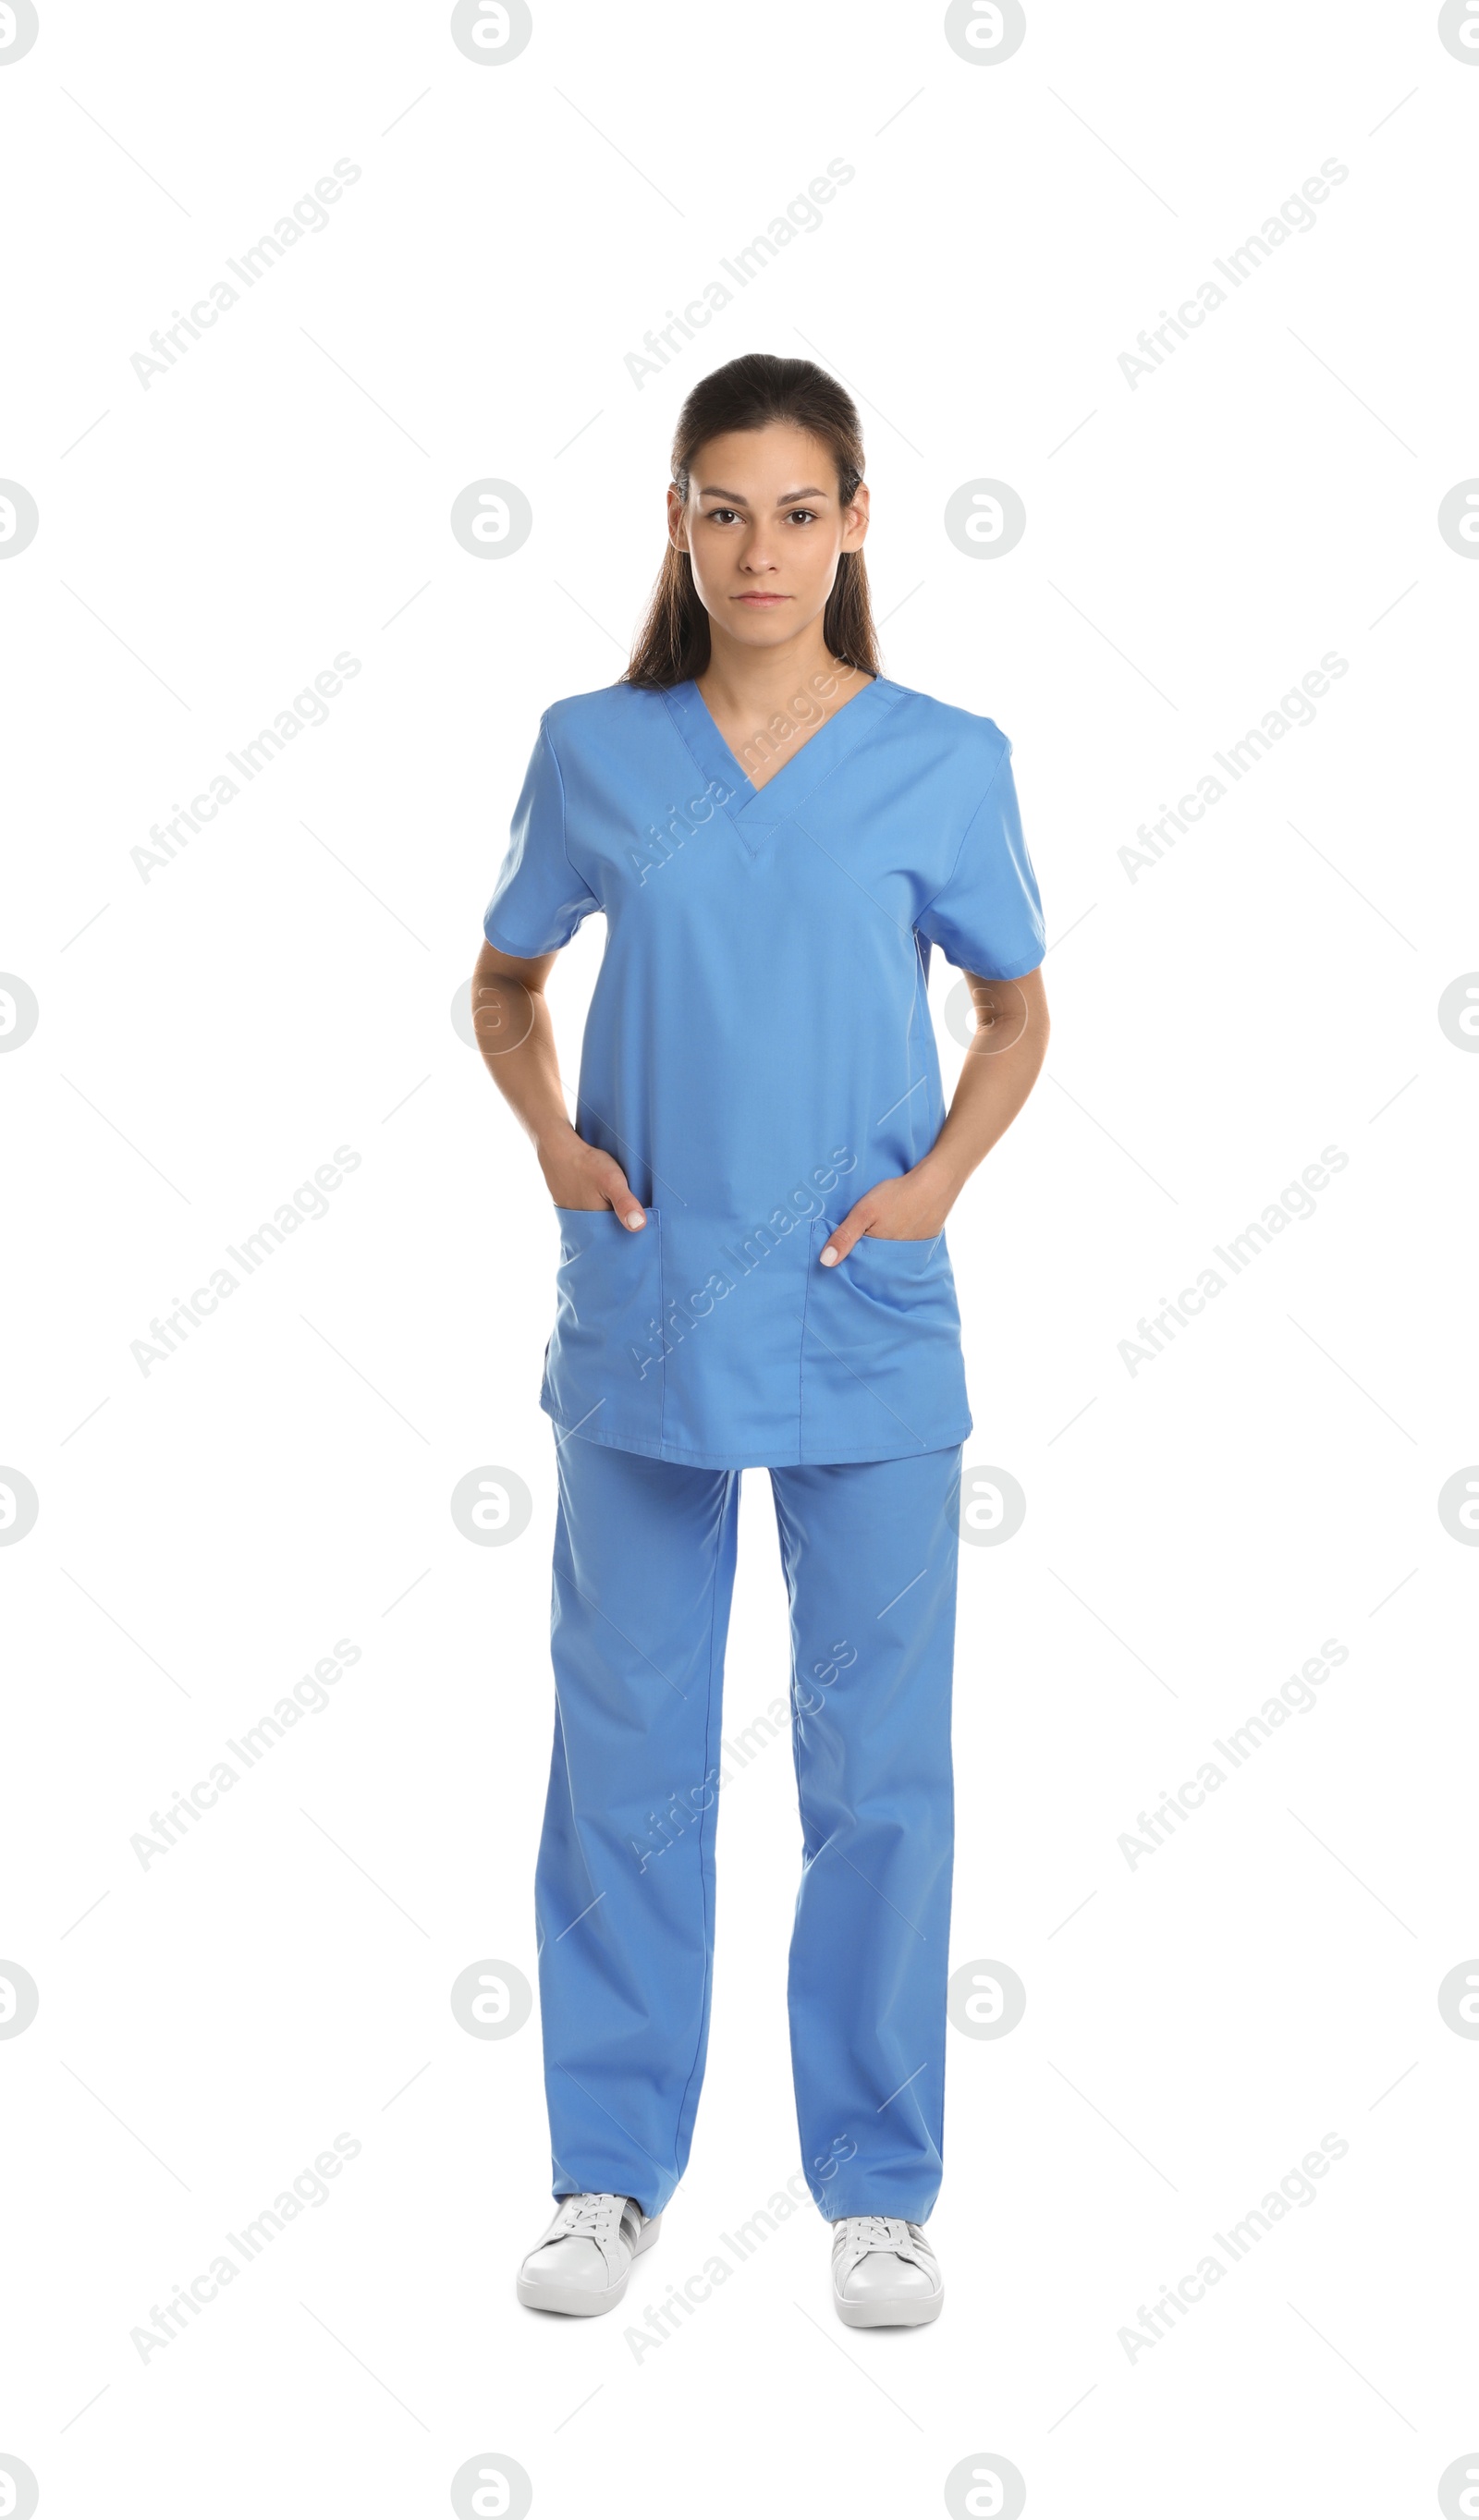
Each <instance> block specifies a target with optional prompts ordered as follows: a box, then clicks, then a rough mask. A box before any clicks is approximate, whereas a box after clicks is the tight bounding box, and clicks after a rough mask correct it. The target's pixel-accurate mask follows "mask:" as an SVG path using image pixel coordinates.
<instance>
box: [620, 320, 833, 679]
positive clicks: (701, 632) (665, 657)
mask: <svg viewBox="0 0 1479 2520" xmlns="http://www.w3.org/2000/svg"><path fill="white" fill-rule="evenodd" d="M777 421H783V422H788V423H789V424H790V426H791V427H794V428H804V429H806V430H807V431H808V432H809V434H810V435H811V436H813V437H818V438H820V439H821V440H822V442H823V444H824V445H825V446H826V447H827V448H828V449H829V453H830V454H831V457H832V460H833V462H834V464H835V465H836V468H837V490H838V495H839V496H840V498H841V502H842V505H843V507H844V508H845V507H846V506H847V505H848V504H849V502H850V501H851V500H852V499H853V498H854V497H855V495H856V493H857V489H858V485H859V483H860V482H861V480H862V478H863V430H862V427H861V424H860V422H859V419H858V413H857V407H856V405H855V404H854V402H853V400H852V397H851V395H850V394H848V393H846V392H844V390H843V388H842V386H841V385H839V384H838V383H837V382H836V380H835V378H833V377H829V375H828V374H827V371H826V370H825V368H819V367H816V366H814V364H813V362H812V361H811V360H810V359H776V358H772V357H770V356H769V355H768V353H766V352H765V351H763V350H750V351H747V352H746V354H745V356H744V357H743V358H740V359H731V360H730V362H729V364H728V366H727V367H723V368H716V369H715V370H714V373H713V375H712V376H708V377H704V378H702V379H700V381H699V382H698V383H697V384H695V387H694V389H693V392H692V393H691V394H690V395H689V397H688V399H687V401H686V402H685V403H684V406H683V409H682V410H681V411H680V413H679V415H678V426H677V428H676V429H675V431H674V433H673V457H672V478H673V485H674V487H675V489H676V490H677V491H678V493H679V495H680V496H681V498H682V500H683V502H684V505H685V507H686V506H687V505H688V500H689V495H690V488H691V468H692V466H693V464H694V461H695V457H696V456H697V453H698V450H699V448H700V447H702V446H706V445H707V443H708V441H709V439H710V438H711V437H719V436H721V435H723V433H724V432H725V431H726V430H727V429H734V428H766V427H770V426H772V424H773V423H775V422H777ZM822 635H823V637H824V638H825V639H826V641H827V647H828V652H829V654H830V655H832V656H835V657H836V658H837V660H838V661H839V663H842V664H845V665H854V666H857V667H858V668H859V669H860V670H861V671H862V672H863V673H866V674H876V673H877V672H878V671H879V670H880V668H879V663H878V648H877V638H876V634H875V632H874V618H873V607H872V605H871V603H870V601H869V593H868V571H867V568H866V567H865V565H864V561H863V554H862V553H861V551H851V552H841V553H839V554H838V557H837V574H836V578H835V581H834V583H833V586H832V591H831V593H830V595H829V597H828V599H827V610H826V612H825V613H824V615H823V621H822ZM709 652H710V639H709V617H708V614H707V613H706V612H705V610H704V608H703V605H702V603H701V601H700V599H699V595H698V590H697V588H696V586H695V584H694V569H693V563H692V562H691V561H690V559H689V556H688V553H687V552H686V551H679V550H678V549H677V548H676V546H675V545H674V544H672V543H669V545H668V547H667V551H666V553H665V554H664V556H663V562H662V566H661V568H660V569H659V571H658V573H657V580H656V583H655V585H654V586H653V589H652V600H651V603H650V606H649V607H648V613H647V618H646V620H645V621H644V622H643V625H642V628H641V629H640V631H639V632H638V634H637V639H636V643H635V645H634V647H633V649H632V656H631V662H630V663H629V665H628V666H627V669H626V674H625V677H624V679H625V680H626V681H627V682H629V683H636V684H638V685H639V686H640V687H641V688H642V689H643V690H645V691H668V690H671V688H672V686H673V684H675V683H683V682H688V681H689V680H690V679H691V678H692V677H693V676H695V675H697V674H701V673H702V671H703V669H704V667H705V666H706V665H707V663H708V661H709Z"/></svg>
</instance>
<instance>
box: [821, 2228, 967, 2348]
mask: <svg viewBox="0 0 1479 2520" xmlns="http://www.w3.org/2000/svg"><path fill="white" fill-rule="evenodd" d="M832 2234H833V2236H832V2299H833V2301H834V2302H835V2303H836V2306H837V2317H838V2318H840V2319H841V2320H842V2322H843V2324H844V2325H845V2326H847V2327H923V2326H925V2325H926V2324H927V2323H928V2321H929V2320H930V2319H932V2318H939V2316H940V2311H941V2308H942V2306H943V2304H944V2300H945V2283H944V2278H943V2276H942V2275H941V2273H940V2270H939V2265H938V2263H937V2261H936V2258H935V2253H934V2251H933V2249H932V2248H931V2247H930V2245H929V2242H928V2241H927V2240H926V2239H925V2237H924V2228H923V2226H922V2224H919V2223H898V2222H895V2221H894V2220H893V2219H892V2218H891V2217H890V2216H886V2215H883V2214H849V2215H848V2217H847V2219H846V2221H845V2222H841V2223H834V2224H833V2225H832Z"/></svg>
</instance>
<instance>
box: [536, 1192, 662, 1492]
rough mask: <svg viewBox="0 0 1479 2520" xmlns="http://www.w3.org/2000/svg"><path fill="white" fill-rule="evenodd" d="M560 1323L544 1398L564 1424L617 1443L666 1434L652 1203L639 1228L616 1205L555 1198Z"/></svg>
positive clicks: (658, 1253) (658, 1246) (657, 1231)
mask: <svg viewBox="0 0 1479 2520" xmlns="http://www.w3.org/2000/svg"><path fill="white" fill-rule="evenodd" d="M555 1213H556V1215H557V1217H558V1218H559V1219H560V1267H559V1272H558V1276H557V1279H556V1297H557V1300H556V1307H555V1328H554V1329H553V1330H552V1331H551V1333H550V1343H549V1346H548V1347H547V1349H546V1350H545V1370H544V1384H543V1387H542V1389H541V1391H540V1395H539V1400H540V1406H541V1408H542V1409H545V1410H547V1411H548V1412H549V1414H550V1416H551V1417H552V1418H555V1419H556V1420H557V1421H558V1422H559V1424H560V1425H561V1426H563V1427H565V1428H566V1429H567V1430H568V1431H569V1432H570V1433H572V1434H573V1433H575V1432H577V1431H578V1432H579V1433H581V1434H583V1435H585V1436H587V1437H588V1438H591V1439H593V1440H605V1442H606V1443H610V1444H618V1445H620V1444H650V1445H656V1444H657V1443H658V1442H659V1441H660V1440H661V1435H662V1356H663V1349H664V1347H665V1345H666V1342H665V1340H664V1339H663V1336H662V1330H661V1322H662V1242H661V1220H660V1218H659V1216H658V1212H657V1210H656V1208H655V1207H648V1208H644V1209H643V1214H644V1216H645V1217H646V1218H647V1224H646V1225H645V1226H644V1228H643V1230H642V1232H641V1233H640V1234H634V1233H633V1232H632V1230H631V1228H630V1226H627V1225H623V1224H622V1222H621V1219H620V1218H619V1217H618V1215H617V1214H616V1211H615V1209H614V1208H611V1207H600V1208H585V1207H557V1208H556V1210H555Z"/></svg>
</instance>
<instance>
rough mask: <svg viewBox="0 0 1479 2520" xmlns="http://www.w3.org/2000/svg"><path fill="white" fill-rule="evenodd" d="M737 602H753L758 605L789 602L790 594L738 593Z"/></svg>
mask: <svg viewBox="0 0 1479 2520" xmlns="http://www.w3.org/2000/svg"><path fill="white" fill-rule="evenodd" d="M735 602H736V603H737V604H753V605H755V606H757V607H758V606H760V605H765V604H789V602H790V597H789V596H788V595H737V596H736V598H735Z"/></svg>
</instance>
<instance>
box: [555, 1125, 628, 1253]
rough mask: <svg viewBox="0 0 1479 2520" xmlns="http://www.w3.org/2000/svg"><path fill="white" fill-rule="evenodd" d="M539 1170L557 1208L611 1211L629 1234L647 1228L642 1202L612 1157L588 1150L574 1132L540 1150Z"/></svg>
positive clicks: (571, 1130) (594, 1148)
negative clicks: (635, 1195)
mask: <svg viewBox="0 0 1479 2520" xmlns="http://www.w3.org/2000/svg"><path fill="white" fill-rule="evenodd" d="M539 1168H540V1171H541V1172H542V1173H543V1174H544V1177H545V1186H546V1188H547V1189H548V1191H549V1193H550V1196H551V1198H552V1199H553V1200H554V1202H555V1204H556V1206H557V1207H584V1208H591V1209H595V1208H600V1207H609V1208H614V1209H615V1212H616V1214H617V1215H618V1216H619V1217H620V1219H621V1222H622V1224H623V1225H624V1226H626V1227H627V1228H628V1230H629V1231H630V1232H632V1233H641V1231H642V1230H643V1228H644V1227H645V1226H646V1224H647V1217H646V1215H645V1214H644V1212H643V1206H642V1201H641V1199H640V1198H636V1197H634V1196H633V1194H632V1189H631V1185H630V1183H629V1182H628V1180H627V1177H626V1175H625V1173H624V1172H623V1171H622V1169H621V1166H620V1165H619V1164H618V1162H617V1161H616V1158H615V1156H614V1155H605V1154H603V1153H602V1151H601V1148H599V1147H588V1146H587V1145H586V1142H585V1140H584V1138H580V1137H577V1136H576V1134H575V1131H574V1130H573V1129H570V1130H568V1131H567V1132H566V1133H565V1135H564V1136H562V1137H560V1138H559V1139H557V1141H556V1142H555V1144H554V1146H553V1147H551V1148H549V1149H548V1150H547V1149H546V1148H540V1153H539Z"/></svg>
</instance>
